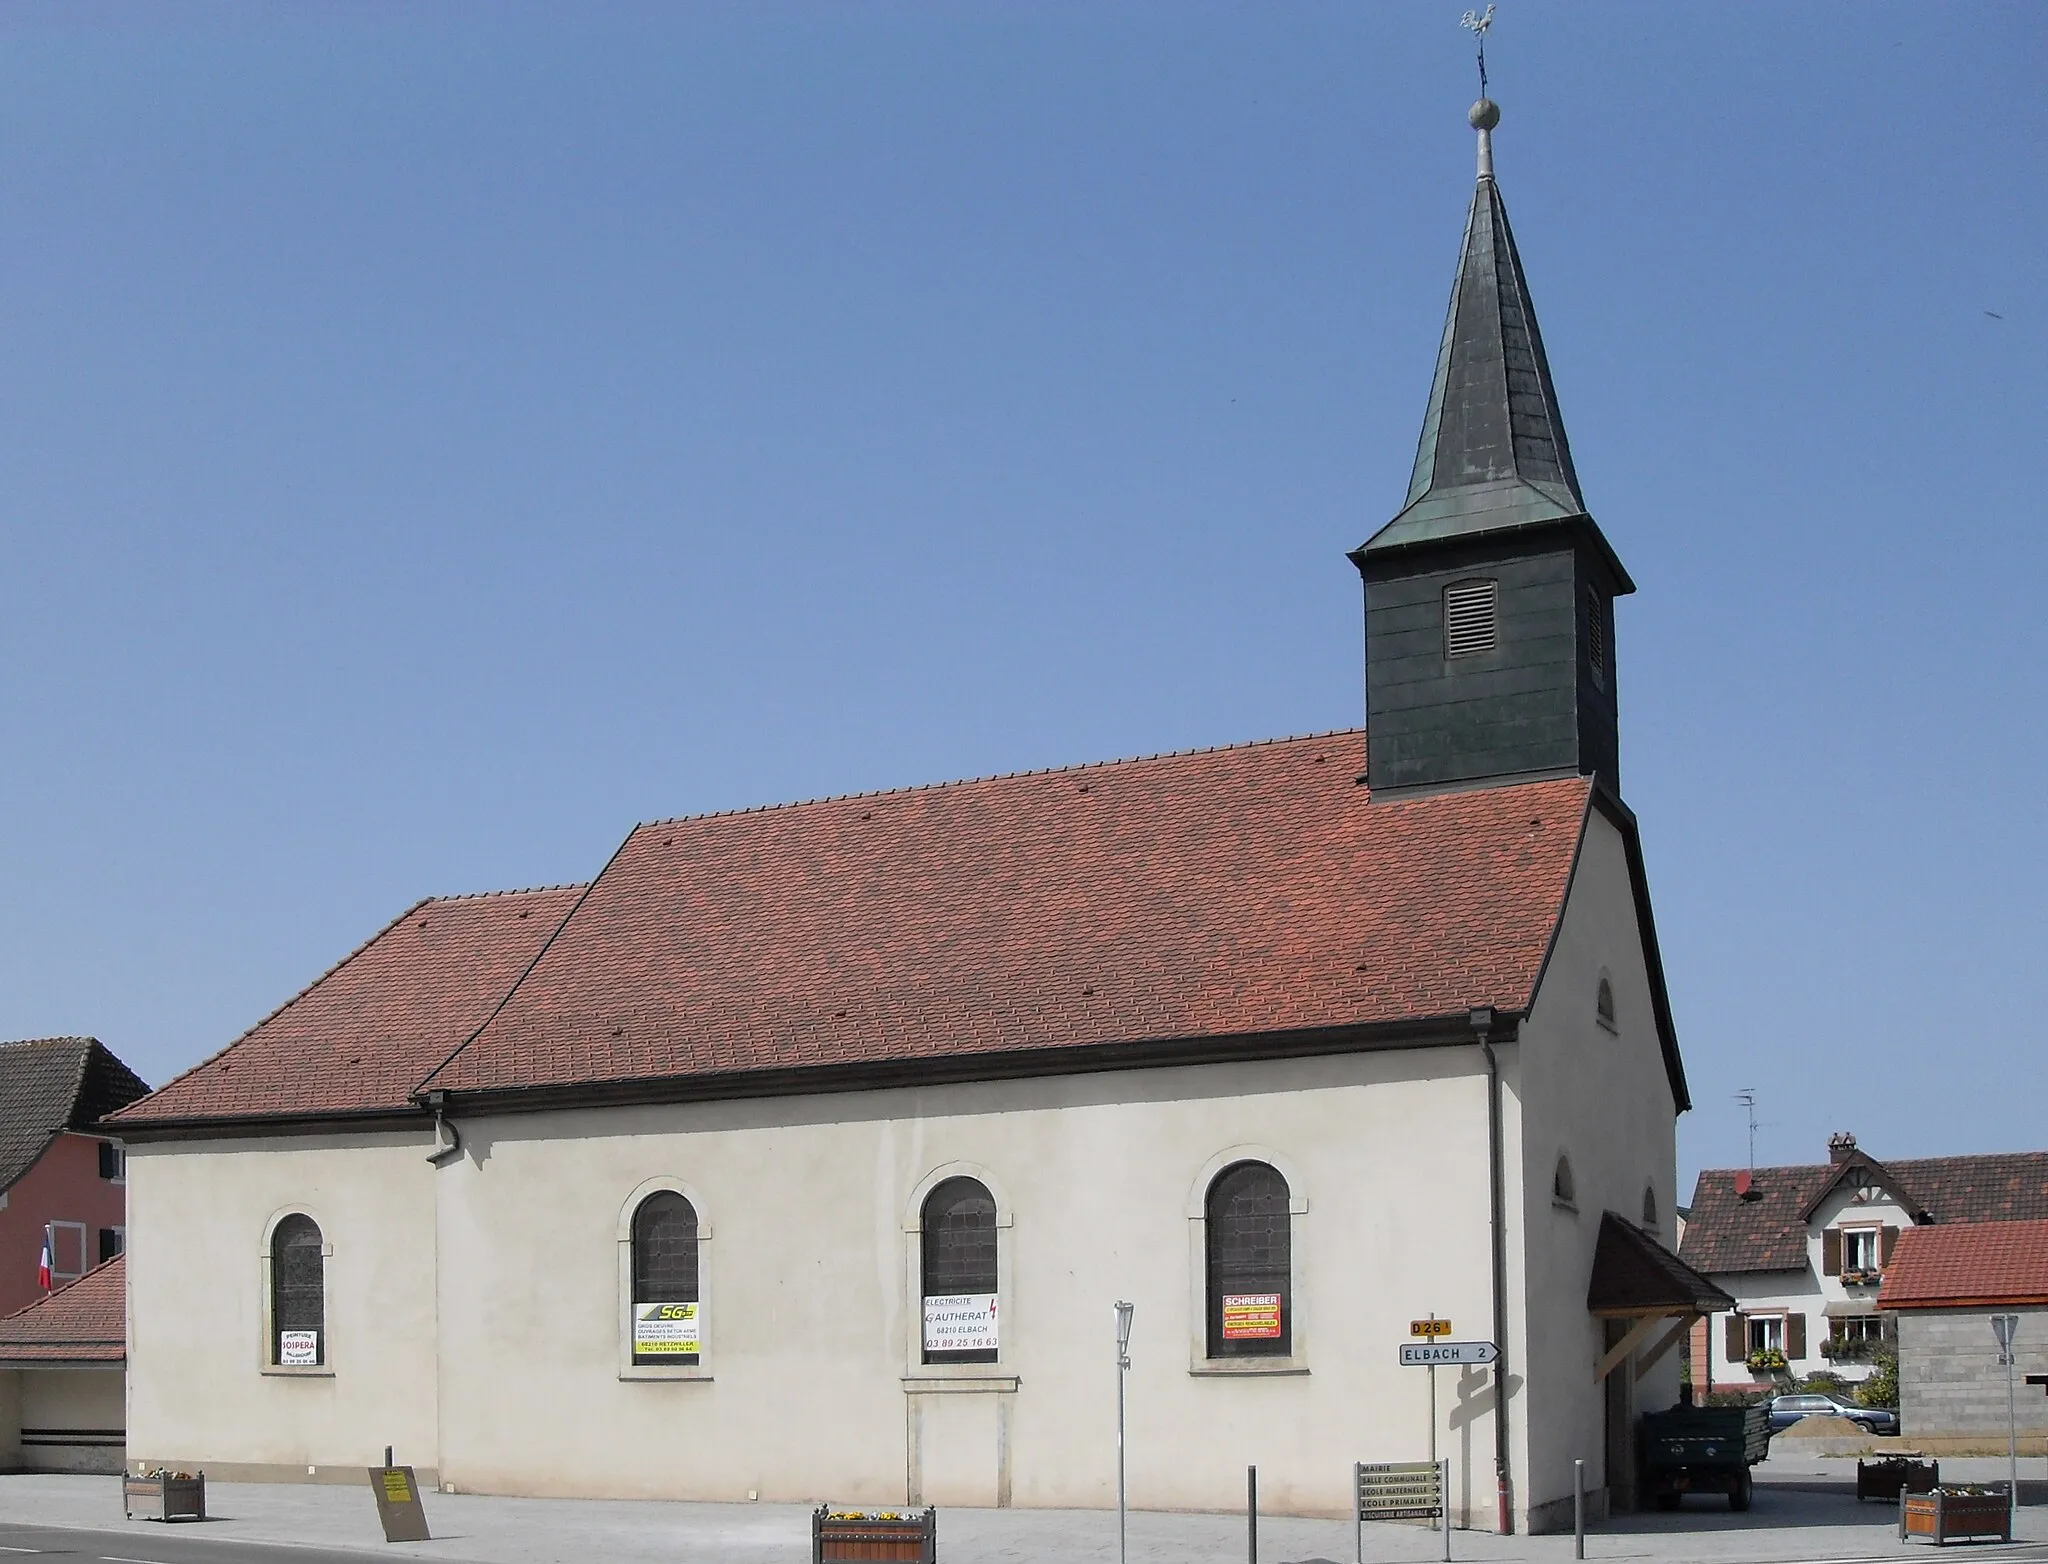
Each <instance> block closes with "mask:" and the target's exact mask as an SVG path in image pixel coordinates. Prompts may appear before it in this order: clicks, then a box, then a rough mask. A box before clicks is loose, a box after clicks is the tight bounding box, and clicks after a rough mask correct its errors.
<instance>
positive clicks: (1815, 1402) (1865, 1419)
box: [1770, 1393, 1899, 1434]
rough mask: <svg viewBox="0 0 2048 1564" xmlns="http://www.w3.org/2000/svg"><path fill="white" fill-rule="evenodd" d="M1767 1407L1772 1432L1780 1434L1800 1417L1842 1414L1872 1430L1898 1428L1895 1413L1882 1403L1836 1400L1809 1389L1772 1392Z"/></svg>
mask: <svg viewBox="0 0 2048 1564" xmlns="http://www.w3.org/2000/svg"><path fill="white" fill-rule="evenodd" d="M1770 1407H1771V1432H1772V1433H1774V1434H1782V1433H1783V1432H1784V1431H1785V1430H1786V1429H1788V1428H1790V1427H1791V1426H1792V1425H1793V1424H1794V1423H1796V1422H1798V1421H1799V1420H1800V1419H1801V1418H1802V1417H1845V1418H1847V1419H1848V1420H1849V1421H1850V1422H1852V1423H1854V1424H1855V1425H1856V1426H1857V1427H1858V1428H1861V1429H1863V1430H1864V1431H1865V1432H1867V1433H1872V1434H1896V1433H1897V1432H1898V1431H1899V1414H1898V1413H1896V1412H1893V1411H1890V1410H1889V1409H1887V1408H1885V1407H1859V1406H1856V1405H1854V1404H1853V1403H1851V1402H1847V1401H1837V1400H1836V1399H1835V1398H1834V1397H1833V1396H1818V1395H1813V1394H1810V1393H1807V1394H1800V1395H1796V1396H1773V1397H1772V1398H1771V1401H1770Z"/></svg>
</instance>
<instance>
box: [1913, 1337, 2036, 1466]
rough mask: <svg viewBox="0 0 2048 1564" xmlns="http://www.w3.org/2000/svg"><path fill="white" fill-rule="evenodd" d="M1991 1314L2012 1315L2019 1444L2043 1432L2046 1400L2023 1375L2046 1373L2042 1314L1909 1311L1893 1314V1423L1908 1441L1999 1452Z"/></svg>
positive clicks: (1999, 1405) (2000, 1399)
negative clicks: (1954, 1441) (1961, 1441)
mask: <svg viewBox="0 0 2048 1564" xmlns="http://www.w3.org/2000/svg"><path fill="white" fill-rule="evenodd" d="M1994 1313H2009V1314H2017V1315H2018V1316H2019V1317H2020V1324H2019V1332H2018V1335H2017V1337H2016V1339H2015V1342H2014V1348H2015V1354H2014V1355H2015V1356H2016V1358H2017V1359H2018V1362H2017V1363H2016V1365H2015V1366H2014V1368H2013V1377H2014V1380H2015V1382H2016V1387H2017V1390H2016V1394H2015V1397H2014V1410H2015V1416H2016V1421H2017V1424H2018V1428H2019V1432H2020V1435H2021V1437H2022V1438H2027V1437H2030V1436H2031V1437H2032V1438H2034V1439H2039V1438H2040V1437H2041V1436H2042V1435H2043V1434H2048V1395H2043V1394H2042V1393H2041V1389H2040V1387H2039V1386H2038V1385H2029V1384H2028V1383H2027V1382H2026V1376H2027V1375H2029V1374H2043V1373H2048V1308H2041V1307H2035V1308H2031V1309H2025V1308H2016V1309H2000V1310H1994V1309H1939V1310H1936V1309H1914V1310H1910V1311H1906V1312H1903V1313H1901V1314H1900V1316H1899V1421H1900V1423H1901V1425H1902V1431H1903V1433H1904V1434H1905V1437H1906V1438H1907V1439H1908V1440H1912V1439H1935V1438H1973V1437H1979V1436H1981V1437H1982V1439H1983V1440H1984V1441H1985V1443H1986V1447H1987V1448H1989V1447H1991V1446H1992V1445H1996V1447H1997V1448H1999V1449H2003V1448H2004V1446H2005V1433H2006V1421H2005V1370H2004V1369H2003V1368H2002V1367H2000V1365H1999V1362H1998V1341H1997V1338H1996V1337H1995V1336H1993V1334H1992V1331H1991V1316H1992V1315H1993V1314H1994Z"/></svg>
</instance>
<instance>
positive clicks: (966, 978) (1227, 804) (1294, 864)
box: [159, 733, 1590, 1095]
mask: <svg viewBox="0 0 2048 1564" xmlns="http://www.w3.org/2000/svg"><path fill="white" fill-rule="evenodd" d="M1362 748H1363V746H1362V736H1361V735H1360V734H1357V733H1339V734H1328V735H1321V736H1317V737H1311V738H1298V739H1285V740H1279V741H1276V742H1272V743H1264V744H1252V745H1244V746H1239V747H1236V748H1229V749H1218V750H1208V751H1202V752H1197V753H1192V754H1179V755H1166V756H1158V757H1154V758H1151V759H1145V760H1133V761H1123V762H1116V763H1112V764H1107V765H1096V766H1083V767H1078V768H1074V769H1070V770H1062V771H1045V772H1033V773H1028V774H1024V775H1018V776H1008V777H996V778H989V779H984V780H980V781H973V782H959V783H951V784H947V785H944V786H938V787H929V788H918V789H911V790H906V791H901V792H891V793H878V794H869V795H864V796H859V797H851V798H838V799H829V800H825V801H821V802H815V803H808V804H797V805H788V806H783V807H779V808H771V809H761V810H752V811H746V812H741V813H734V814H721V815H708V816H700V817H696V818H691V819H684V820H675V821H669V822H664V823H659V824H654V825H643V826H640V827H638V828H637V829H635V830H634V831H633V833H632V834H631V835H630V836H629V837H628V838H627V839H626V841H625V843H624V844H623V845H622V846H621V847H620V848H619V850H618V852H617V853H616V854H615V855H614V856H613V858H612V861H611V862H610V863H609V864H608V865H607V866H606V868H605V870H604V872H603V873H602V874H601V875H600V876H599V877H598V879H597V880H596V881H595V882H594V883H593V884H592V886H591V887H590V889H589V890H588V892H587V893H586V894H585V895H584V898H583V900H582V901H581V902H580V903H579V904H578V905H577V907H576V908H575V910H574V911H573V912H572V913H571V914H570V916H569V917H568V919H567V920H566V921H565V922H564V923H563V925H562V927H561V930H560V932H559V933H558V934H557V935H556V937H555V938H554V939H553V941H552V942H551V943H550V944H549V945H548V947H547V949H546V950H545V951H544V952H543V953H542V955H541V957H540V959H539V960H538V961H536V962H535V963H534V966H533V968H532V970H531V971H530V972H528V973H527V975H526V976H525V977H524V978H523V979H521V980H520V981H519V983H518V985H517V986H516V988H515V989H514V990H513V992H512V995H511V997H510V998H509V999H508V1000H507V1001H506V1003H505V1005H504V1007H503V1008H502V1009H500V1010H499V1011H498V1012H497V1014H495V1015H494V1016H492V1017H491V1019H490V1020H489V1021H488V1023H486V1024H484V1025H483V1027H482V1029H481V1030H480V1031H479V1032H478V1034H477V1036H476V1037H475V1038H474V1039H473V1040H471V1041H470V1042H469V1043H467V1044H466V1045H465V1046H464V1047H463V1048H461V1049H460V1051H458V1052H457V1053H456V1054H455V1056H454V1057H453V1058H452V1059H450V1060H449V1061H448V1062H447V1063H446V1064H445V1065H443V1066H442V1067H441V1068H440V1069H439V1070H438V1071H436V1072H435V1073H434V1074H433V1075H432V1076H431V1077H429V1078H428V1079H427V1081H426V1083H425V1085H426V1088H427V1089H432V1090H446V1091H451V1092H476V1091H502V1090H508V1089H520V1088H544V1087H557V1086H569V1085H585V1084H588V1083H604V1082H626V1081H648V1080H657V1079H661V1080H672V1079H674V1078H677V1077H705V1076H713V1077H729V1076H734V1075H745V1074H747V1073H749V1072H767V1071H787V1070H791V1069H800V1068H803V1067H807V1066H854V1065H863V1064H875V1063H883V1062H889V1063H904V1062H909V1063H915V1062H916V1061H920V1060H936V1059H941V1058H944V1059H949V1060H954V1061H958V1060H960V1059H961V1058H962V1057H963V1056H970V1057H971V1056H980V1057H982V1058H985V1059H986V1058H993V1057H996V1056H1001V1055H1006V1054H1012V1055H1014V1054H1022V1053H1031V1052H1034V1051H1038V1050H1048V1049H1064V1048H1073V1047H1082V1046H1089V1045H1095V1046H1098V1047H1099V1046H1101V1045H1112V1046H1114V1045H1122V1044H1136V1043H1140V1042H1144V1041H1148V1040H1161V1039H1175V1040H1190V1039H1213V1038H1220V1037H1228V1036H1234V1035H1236V1036H1242V1035H1248V1034H1259V1033H1274V1032H1287V1031H1292V1030H1296V1029H1316V1028H1341V1027H1348V1026H1364V1025H1371V1024H1375V1023H1391V1022H1398V1021H1406V1020H1417V1019H1423V1018H1438V1017H1446V1016H1451V1015H1462V1014H1463V1013H1464V1012H1465V1010H1466V1008H1467V1007H1468V1006H1472V1005H1493V1006H1495V1007H1497V1008H1500V1009H1503V1010H1510V1011H1518V1010H1522V1009H1525V1008H1526V1007H1527V1006H1528V1005H1529V1003H1530V1001H1531V999H1532V996H1533V992H1534V988H1535V985H1536V981H1537V978H1538V976H1539V974H1540V972H1541V969H1542V965H1543V961H1544V958H1545V955H1546V953H1547V951H1548V948H1549V943H1550V939H1551V934H1552V931H1553V929H1554V928H1555V925H1556V923H1557V920H1558V916H1559V914H1560V912H1561V910H1562V907H1563V902H1564V896H1565V892H1566V889H1567V886H1568V884H1569V881H1570V877H1571V870H1572V865H1573V861H1574V856H1575V853H1576V850H1577V846H1578V843H1579V839H1580V836H1581V833H1582V829H1583V822H1584V817H1585V812H1586V808H1587V804H1588V798H1589V794H1590V786H1589V784H1588V783H1587V782H1586V781H1585V780H1584V779H1582V778H1571V779H1568V780H1560V781H1546V782H1533V783H1524V784H1521V785H1517V786H1505V787H1493V788H1483V789H1476V790H1473V791H1469V792H1459V793H1444V794H1436V795H1431V796H1423V797H1414V798H1402V799H1389V800H1382V801H1380V802H1377V803H1374V802H1370V801H1369V798H1368V794H1367V791H1366V789H1365V788H1363V787H1360V786H1359V785H1358V784H1357V782H1356V780H1355V778H1356V774H1357V769H1358V762H1359V758H1360V755H1361V753H1362ZM159 1095H162V1094H159Z"/></svg>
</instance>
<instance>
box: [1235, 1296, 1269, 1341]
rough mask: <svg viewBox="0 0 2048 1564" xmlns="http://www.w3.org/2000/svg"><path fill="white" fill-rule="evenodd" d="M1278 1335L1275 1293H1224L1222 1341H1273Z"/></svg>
mask: <svg viewBox="0 0 2048 1564" xmlns="http://www.w3.org/2000/svg"><path fill="white" fill-rule="evenodd" d="M1279 1335H1280V1295H1279V1294H1278V1293H1277V1292H1227V1293H1225V1294H1224V1295H1223V1339H1224V1340H1225V1341H1273V1340H1275V1339H1277V1338H1278V1336H1279Z"/></svg>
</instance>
